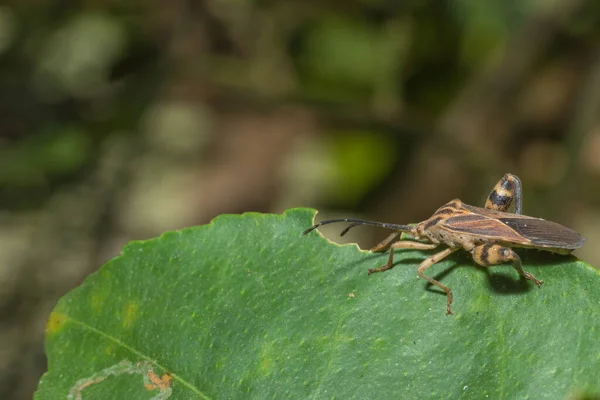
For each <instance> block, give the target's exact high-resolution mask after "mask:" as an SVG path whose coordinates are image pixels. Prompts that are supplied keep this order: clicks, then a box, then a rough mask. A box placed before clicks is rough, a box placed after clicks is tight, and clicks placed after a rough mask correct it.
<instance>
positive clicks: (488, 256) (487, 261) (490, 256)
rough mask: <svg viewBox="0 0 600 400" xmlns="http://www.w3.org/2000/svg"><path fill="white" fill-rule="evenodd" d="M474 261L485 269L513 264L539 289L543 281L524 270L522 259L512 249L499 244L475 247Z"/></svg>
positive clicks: (520, 273) (473, 252)
mask: <svg viewBox="0 0 600 400" xmlns="http://www.w3.org/2000/svg"><path fill="white" fill-rule="evenodd" d="M471 252H472V254H473V260H475V262H476V263H477V264H479V265H482V266H484V267H490V266H492V265H498V264H503V263H506V262H512V265H513V267H514V268H515V269H516V270H517V272H518V273H519V275H521V276H522V277H524V278H525V279H529V280H530V281H533V283H535V284H536V285H537V286H538V287H540V285H541V284H542V283H544V282H543V281H539V280H537V279H535V276H533V275H532V274H530V273H529V272H526V271H524V270H523V267H522V265H521V258H520V257H519V255H518V254H517V253H515V252H514V251H513V250H512V249H510V248H508V247H504V246H500V245H499V244H482V245H480V246H477V247H475V248H474V249H473V250H472V251H471Z"/></svg>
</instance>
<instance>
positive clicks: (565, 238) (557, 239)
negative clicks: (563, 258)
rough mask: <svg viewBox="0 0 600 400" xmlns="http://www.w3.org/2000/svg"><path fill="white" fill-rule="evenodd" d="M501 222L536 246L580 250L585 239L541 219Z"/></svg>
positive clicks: (515, 219) (502, 220)
mask: <svg viewBox="0 0 600 400" xmlns="http://www.w3.org/2000/svg"><path fill="white" fill-rule="evenodd" d="M498 220H499V221H500V222H502V223H503V224H505V225H506V226H508V227H510V228H511V229H513V230H514V231H515V232H517V233H518V234H519V235H522V236H524V237H526V238H527V239H529V240H531V242H532V243H533V244H534V245H539V246H543V247H554V248H562V249H578V248H580V247H581V246H583V242H585V238H583V237H581V235H579V234H578V233H577V232H575V231H573V230H571V229H569V228H566V227H564V226H562V225H560V224H557V223H556V222H552V221H546V220H544V219H539V218H518V217H517V218H513V217H511V218H499V219H498Z"/></svg>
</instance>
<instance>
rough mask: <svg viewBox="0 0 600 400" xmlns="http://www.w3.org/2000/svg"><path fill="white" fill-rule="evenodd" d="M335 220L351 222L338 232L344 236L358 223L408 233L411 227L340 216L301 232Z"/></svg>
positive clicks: (310, 230)
mask: <svg viewBox="0 0 600 400" xmlns="http://www.w3.org/2000/svg"><path fill="white" fill-rule="evenodd" d="M337 222H351V224H350V225H349V226H348V227H346V229H344V230H343V231H342V232H341V233H340V236H344V235H345V234H346V233H348V231H349V230H350V229H352V228H354V227H355V226H358V225H372V226H378V227H380V228H387V229H394V230H397V231H402V232H407V233H410V232H411V229H412V227H411V226H409V225H397V224H388V223H387V222H377V221H367V220H364V219H358V218H342V219H330V220H327V221H321V222H319V223H318V224H315V225H313V226H311V227H310V228H308V229H307V230H305V231H304V232H302V234H303V235H306V234H307V233H309V232H312V231H314V230H315V229H317V228H318V227H320V226H322V225H328V224H333V223H337Z"/></svg>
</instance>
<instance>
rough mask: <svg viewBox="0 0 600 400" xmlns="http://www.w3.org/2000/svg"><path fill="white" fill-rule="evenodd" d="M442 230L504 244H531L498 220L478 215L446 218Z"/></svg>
mask: <svg viewBox="0 0 600 400" xmlns="http://www.w3.org/2000/svg"><path fill="white" fill-rule="evenodd" d="M443 228H444V229H445V230H447V231H449V232H452V233H457V234H461V233H464V234H468V235H472V236H478V237H481V238H486V239H492V240H494V239H496V240H502V241H504V242H512V243H518V244H527V245H529V244H531V240H529V239H528V238H527V237H524V236H523V235H521V234H519V233H518V232H516V231H515V230H514V229H513V228H511V227H510V226H508V225H506V224H505V223H502V222H500V221H499V220H498V219H495V218H489V217H486V216H483V215H478V214H472V213H468V214H462V215H457V216H455V217H451V218H448V219H447V220H446V221H444V223H443Z"/></svg>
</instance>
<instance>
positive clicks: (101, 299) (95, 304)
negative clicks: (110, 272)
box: [91, 291, 106, 311]
mask: <svg viewBox="0 0 600 400" xmlns="http://www.w3.org/2000/svg"><path fill="white" fill-rule="evenodd" d="M91 303H92V304H91V305H92V309H93V310H94V311H101V310H102V309H103V308H104V304H106V293H105V292H100V291H97V292H95V293H93V294H92V296H91Z"/></svg>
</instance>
